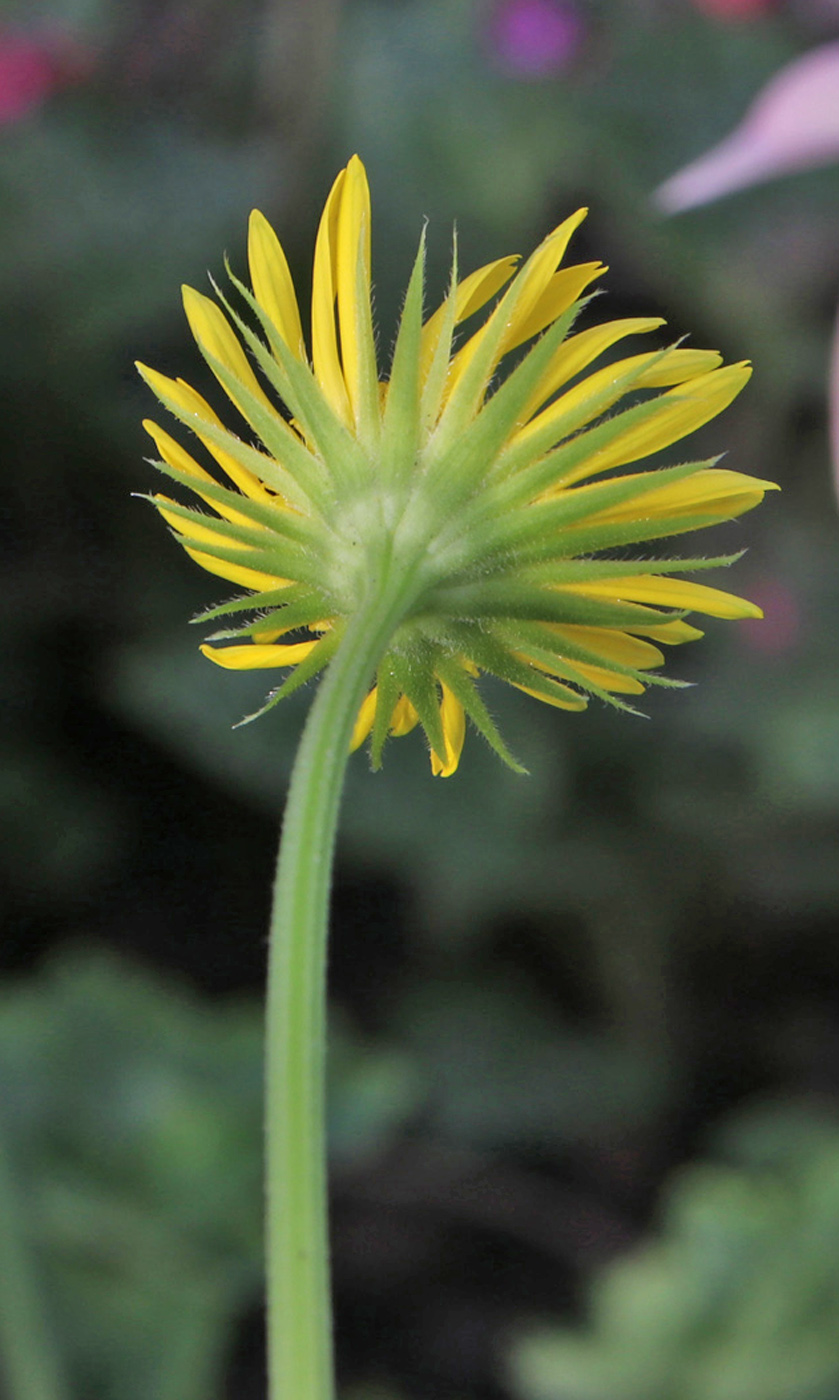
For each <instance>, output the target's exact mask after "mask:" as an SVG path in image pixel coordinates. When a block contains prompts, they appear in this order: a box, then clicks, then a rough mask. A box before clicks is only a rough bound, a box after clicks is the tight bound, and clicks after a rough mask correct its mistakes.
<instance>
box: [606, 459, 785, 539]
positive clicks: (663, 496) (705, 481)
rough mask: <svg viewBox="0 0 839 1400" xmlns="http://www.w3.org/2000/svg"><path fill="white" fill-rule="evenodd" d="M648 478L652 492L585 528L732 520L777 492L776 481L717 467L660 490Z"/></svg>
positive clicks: (611, 509) (608, 511)
mask: <svg viewBox="0 0 839 1400" xmlns="http://www.w3.org/2000/svg"><path fill="white" fill-rule="evenodd" d="M641 475H642V474H641V473H637V474H636V477H635V478H633V477H632V476H626V477H624V478H623V480H625V481H631V480H633V479H640V476H641ZM646 475H647V476H648V477H649V478H650V481H651V485H652V489H651V490H649V491H645V492H644V494H643V495H641V496H636V497H634V499H633V500H630V501H624V502H622V503H621V504H620V505H616V506H610V507H608V508H607V509H606V510H601V511H597V512H595V513H594V514H593V515H591V516H588V517H587V518H586V528H588V526H589V525H615V524H622V523H623V522H625V521H628V520H654V519H655V520H666V519H668V518H671V517H673V518H678V517H681V516H685V515H690V514H692V513H694V512H695V513H696V514H700V515H703V516H707V515H713V516H716V517H717V518H718V519H720V520H731V519H733V518H734V516H736V515H742V514H743V512H744V511H747V510H751V509H752V507H753V506H756V505H759V504H760V502H761V501H762V500H763V497H764V495H765V493H766V492H767V491H777V490H778V487H777V486H776V484H775V483H774V482H773V481H762V480H761V479H760V478H759V477H756V476H745V475H744V474H743V473H742V472H732V471H727V470H724V469H721V468H718V467H709V468H707V469H706V470H705V471H699V472H696V473H695V474H694V475H693V476H689V477H686V478H685V479H684V480H682V481H672V482H670V483H669V484H667V485H666V486H658V487H656V486H655V485H653V484H652V483H653V482H654V479H655V474H654V473H653V472H649V473H646ZM579 489H581V490H583V491H585V490H586V489H587V488H586V487H584V486H583V487H581V488H579Z"/></svg>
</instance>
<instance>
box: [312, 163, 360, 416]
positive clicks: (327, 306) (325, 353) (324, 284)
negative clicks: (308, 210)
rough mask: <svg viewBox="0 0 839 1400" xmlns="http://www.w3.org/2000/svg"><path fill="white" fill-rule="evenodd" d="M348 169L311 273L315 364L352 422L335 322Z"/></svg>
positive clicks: (324, 223)
mask: <svg viewBox="0 0 839 1400" xmlns="http://www.w3.org/2000/svg"><path fill="white" fill-rule="evenodd" d="M346 175H347V172H346V170H342V171H341V172H340V174H339V175H338V177H337V179H336V181H335V183H334V185H333V186H332V189H331V190H330V192H329V196H328V198H327V201H326V204H325V205H324V206H323V213H322V215H321V219H320V225H319V227H318V236H317V241H316V243H315V265H314V273H313V276H312V364H313V365H314V370H315V375H316V376H317V380H318V383H319V384H320V386H321V388H322V390H323V392H324V394H325V395H326V398H327V400H328V401H329V403H330V404H331V405H332V408H333V409H334V410H335V412H336V413H337V414H338V415H339V417H340V418H342V419H343V421H344V422H345V423H346V424H347V426H348V427H350V426H351V423H352V418H351V414H350V402H349V399H348V397H347V386H346V384H345V383H344V374H343V370H342V369H341V360H340V357H339V355H338V335H337V330H336V326H335V296H336V291H337V289H336V285H335V262H336V257H337V247H338V218H339V214H340V207H341V194H342V191H343V188H344V182H345V180H346Z"/></svg>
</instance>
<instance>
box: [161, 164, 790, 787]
mask: <svg viewBox="0 0 839 1400" xmlns="http://www.w3.org/2000/svg"><path fill="white" fill-rule="evenodd" d="M584 215H585V211H584V210H580V211H578V213H576V214H574V215H572V216H571V217H570V218H569V219H566V220H565V222H564V223H562V224H561V225H560V226H559V227H558V228H557V229H555V230H554V231H553V232H552V233H551V234H549V235H548V237H547V238H546V239H545V240H544V242H543V243H541V244H540V245H539V247H538V248H537V249H536V251H535V252H534V253H533V254H532V255H531V257H530V258H529V259H528V260H527V261H526V262H524V263H523V264H522V265H521V266H519V265H518V259H517V258H514V257H508V258H502V259H500V260H499V261H497V262H494V263H490V264H489V265H487V266H486V267H482V268H480V269H478V271H476V272H473V273H471V274H469V275H468V276H466V277H463V278H460V277H459V276H458V272H457V267H456V265H455V267H454V269H453V273H452V281H451V287H450V290H449V293H448V295H447V296H446V298H445V299H444V301H443V303H442V305H440V306H439V307H438V308H437V309H436V310H434V311H433V313H432V314H431V315H429V316H427V317H424V314H423V295H424V277H423V273H424V243H421V245H420V250H419V253H418V255H417V259H416V262H415V264H414V269H413V274H412V276H411V280H410V284H409V287H408V291H407V295H406V298H405V305H404V310H403V314H402V318H401V322H400V326H399V332H398V336H397V341H396V347H395V351H394V357H393V363H392V366H391V371H390V377H389V379H388V380H386V381H384V382H383V380H382V375H381V371H380V368H379V366H378V364H377V360H376V351H375V336H374V328H373V320H372V311H371V283H370V275H371V274H370V197H369V192H368V187H367V179H366V175H365V172H364V167H363V166H362V164H361V161H360V160H359V159H358V158H357V157H354V158H353V159H352V160H351V161H350V163H349V165H348V166H347V168H346V169H345V170H343V171H342V172H341V173H340V175H339V176H338V178H337V180H336V181H335V184H334V185H333V188H332V191H331V193H330V195H329V198H328V199H327V202H326V206H325V208H324V211H323V216H322V218H321V222H320V228H319V231H318V236H317V243H316V247H315V259H314V277H313V292H312V308H311V341H310V345H311V354H310V355H309V353H308V352H307V348H306V344H305V340H304V334H303V328H302V321H301V316H300V310H299V307H298V302H297V297H296V294H295V290H294V286H293V283H292V279H291V275H290V273H289V269H288V264H287V262H286V259H285V256H284V254H283V251H282V248H281V245H280V243H279V241H278V239H277V237H276V235H275V233H274V231H273V229H272V228H271V227H270V225H269V224H268V222H267V220H266V219H265V218H264V217H263V216H262V215H261V214H259V213H257V212H254V214H253V215H252V216H251V222H250V236H249V243H248V256H249V265H250V281H251V288H250V289H249V288H247V287H246V286H244V285H243V284H242V283H241V282H240V281H239V280H238V279H237V278H235V277H233V276H232V275H231V279H230V280H231V282H232V284H233V287H234V289H235V292H236V294H237V299H238V309H237V307H236V306H234V305H231V304H230V303H229V301H228V299H227V298H226V296H224V295H223V294H222V293H221V292H220V291H219V290H218V289H217V288H216V289H215V290H216V296H217V300H212V299H210V298H208V297H206V296H203V295H202V294H200V293H199V292H196V291H193V290H192V289H191V288H185V289H184V306H185V309H186V314H187V317H188V320H189V323H190V326H191V328H192V331H193V334H194V336H195V339H196V341H197V344H198V347H199V349H200V351H201V353H202V354H203V356H204V358H205V360H206V361H207V364H208V365H209V367H210V369H211V370H212V372H213V374H214V375H215V377H216V379H217V380H218V382H219V384H220V385H221V388H222V389H223V390H224V391H225V393H226V395H227V396H228V398H229V399H230V401H231V403H232V405H233V406H234V408H235V410H236V411H237V414H238V422H237V432H235V433H234V432H232V431H230V430H229V429H228V428H226V427H225V426H224V425H223V424H222V422H221V420H220V419H219V418H218V417H217V416H216V414H215V412H214V410H213V409H212V408H211V407H210V405H209V404H208V403H207V402H206V401H205V400H204V399H203V398H202V396H201V395H200V394H198V393H197V392H196V391H195V390H194V389H192V388H190V387H189V385H188V384H186V383H185V382H184V381H183V380H181V379H177V380H173V379H169V378H167V377H166V376H165V375H162V374H160V373H158V372H156V371H154V370H150V369H146V368H143V367H141V372H142V373H143V375H144V377H145V378H146V380H147V382H148V383H149V385H150V386H151V388H152V389H153V390H154V392H155V393H156V395H157V397H158V398H159V399H160V401H161V403H162V404H163V405H164V406H165V407H166V408H167V409H168V410H169V411H170V413H171V414H173V415H174V417H175V418H176V419H178V420H179V422H180V423H181V424H182V425H183V426H185V427H186V428H188V429H189V430H190V431H191V432H192V434H194V436H195V438H196V439H197V440H198V443H199V444H200V445H201V447H202V448H203V450H204V453H205V454H206V455H207V459H208V460H210V461H212V462H213V463H214V464H215V468H216V469H217V470H216V471H215V472H213V471H210V470H208V469H207V467H206V466H203V465H201V464H200V463H199V461H198V460H196V458H195V457H194V456H193V455H192V454H191V453H190V452H187V451H186V449H185V448H184V447H183V446H181V444H180V443H179V442H178V441H177V440H176V439H175V438H173V437H172V436H171V435H170V434H169V433H168V432H167V431H166V430H164V429H163V428H161V427H159V426H158V425H157V424H155V423H152V422H147V423H146V424H145V426H146V428H147V429H148V431H149V433H150V434H151V436H152V438H153V439H154V442H155V444H156V447H157V450H158V453H159V454H160V459H161V460H160V461H158V462H157V465H158V466H159V467H160V469H161V471H163V472H164V474H165V475H167V476H168V477H169V478H171V479H172V480H173V481H174V482H176V483H177V484H178V485H180V486H182V487H187V488H189V490H190V491H192V492H193V493H194V494H195V495H196V496H197V497H198V498H199V499H200V501H201V502H202V503H203V505H204V506H205V507H208V508H209V513H208V511H207V510H205V509H201V508H195V507H194V506H186V505H183V504H180V503H179V502H178V501H176V500H174V499H172V498H170V497H169V496H164V495H156V496H154V497H153V498H152V499H153V500H154V503H155V505H156V506H157V508H158V510H159V511H160V514H161V515H162V516H163V518H164V519H165V520H166V522H167V523H168V524H169V525H170V526H171V528H172V530H173V532H174V533H175V537H176V538H177V539H178V540H179V542H180V543H181V544H182V545H183V547H184V549H185V550H186V551H187V553H188V554H189V555H191V557H192V558H193V559H195V560H196V562H197V563H199V564H201V565H202V566H203V567H204V568H205V569H207V570H208V571H209V572H210V573H213V574H216V575H217V576H219V577H220V578H222V579H225V580H227V581H228V582H230V583H233V584H235V585H237V586H238V587H239V588H241V589H243V590H244V593H243V594H241V595H239V596H237V597H236V598H234V599H232V600H231V601H229V602H225V603H222V604H220V605H219V606H218V607H215V608H212V609H210V610H209V612H207V613H205V614H203V618H204V619H215V618H223V617H224V618H228V619H229V620H230V622H231V623H232V624H233V625H230V626H227V627H226V628H225V630H224V631H222V632H217V633H215V634H214V636H213V637H212V638H211V643H213V644H207V645H204V646H203V647H202V648H201V650H202V651H203V653H204V655H205V656H207V657H209V658H210V659H211V660H212V661H214V662H216V663H217V664H218V665H220V666H224V667H228V668H231V669H234V670H253V669H266V670H277V671H286V672H287V675H286V677H285V679H284V680H283V681H282V683H281V684H280V685H279V686H278V688H277V689H276V690H275V691H274V692H273V693H272V695H271V696H270V697H269V700H268V702H267V704H266V706H265V707H263V710H261V711H260V712H259V713H260V714H262V713H264V710H265V709H267V708H269V707H270V706H271V705H273V704H275V703H276V702H277V701H278V700H280V699H281V698H283V696H285V695H288V694H290V693H291V691H293V690H295V689H296V688H297V687H298V686H300V685H302V684H303V683H304V682H305V681H307V680H308V679H310V678H311V677H312V676H314V675H316V674H317V673H318V672H319V671H320V670H322V668H323V667H324V666H326V665H327V664H328V662H329V660H330V658H331V657H332V655H333V654H334V652H335V650H336V648H337V647H338V646H339V645H340V641H341V636H342V632H343V629H344V626H345V625H346V622H347V620H348V619H349V618H350V617H352V616H353V614H354V613H355V612H356V611H357V610H358V609H359V608H360V607H361V606H362V605H363V602H364V599H365V596H366V591H367V590H368V589H369V588H370V586H371V580H373V579H378V580H379V582H380V583H381V580H382V579H387V578H390V577H393V578H395V579H396V578H398V579H399V580H400V581H401V582H402V584H404V582H405V580H408V581H409V584H410V587H409V589H408V594H407V596H409V597H410V604H409V605H408V606H406V610H405V616H404V618H403V620H402V621H401V623H400V625H399V626H398V627H397V629H396V631H395V633H394V635H393V637H392V639H391V642H390V645H389V647H388V649H387V651H386V652H385V654H384V656H383V657H382V659H381V662H380V664H379V667H378V670H377V674H376V676H375V677H372V678H371V682H372V684H371V689H370V691H369V694H368V695H367V698H366V699H365V700H364V702H363V704H362V706H361V709H360V712H359V715H358V719H357V722H356V726H355V731H354V734H353V740H352V742H353V746H354V747H357V746H359V745H361V744H362V743H364V742H365V740H366V739H368V737H369V738H370V740H371V752H372V758H373V763H374V765H375V766H378V764H379V762H380V758H381V751H382V746H383V744H384V741H385V739H386V738H387V737H388V735H389V734H391V735H398V734H406V733H408V732H409V731H410V730H411V729H413V728H414V727H416V726H417V725H421V726H422V728H423V729H424V730H425V733H426V736H427V738H428V742H429V746H430V750H431V763H432V768H433V771H434V772H435V773H437V774H441V775H443V776H447V775H449V774H450V773H453V772H454V770H455V769H456V767H457V764H458V761H459V758H460V752H461V748H462V745H463V738H464V732H465V720H466V717H467V716H468V717H469V719H471V720H472V722H473V723H474V724H475V725H476V727H477V728H478V729H479V730H480V731H481V732H482V733H483V735H484V736H485V737H486V739H487V740H488V741H489V743H490V744H491V745H492V746H493V748H494V749H496V751H497V752H498V753H499V754H500V755H501V756H502V757H503V758H504V759H505V760H506V761H507V762H509V763H511V764H512V765H513V766H514V767H515V766H517V765H516V764H515V762H514V760H513V759H512V758H511V756H510V754H509V753H508V751H507V748H506V746H505V744H504V742H503V740H502V739H501V737H500V735H499V734H498V732H497V729H496V727H495V724H494V722H493V720H492V718H491V716H490V714H489V713H488V711H487V708H486V705H485V703H484V701H483V699H482V697H481V694H480V690H479V687H478V685H477V681H478V678H479V676H480V675H481V673H488V674H492V675H495V676H498V677H500V678H501V679H503V680H505V681H507V682H509V683H510V684H511V685H513V686H516V687H517V688H518V689H520V690H523V691H525V692H526V693H527V694H528V695H532V696H535V697H537V698H538V699H540V700H543V701H546V702H547V703H548V704H551V705H555V706H557V707H558V708H560V709H567V710H582V709H584V708H585V707H586V704H587V702H588V698H589V696H591V695H596V696H598V697H600V698H601V699H603V700H606V701H608V702H609V703H611V704H613V705H617V706H619V707H621V708H629V704H628V699H627V697H634V696H637V695H640V694H641V693H642V692H643V690H644V689H645V687H646V686H647V685H650V684H658V685H671V686H672V685H677V684H679V682H676V681H668V680H665V679H664V678H663V677H661V676H660V675H658V674H656V668H657V667H658V666H660V665H661V663H662V662H663V660H664V656H663V653H662V651H661V647H662V646H666V645H672V644H678V643H681V642H685V641H688V640H691V639H692V638H696V637H699V636H701V635H702V633H701V632H700V631H699V630H698V629H697V628H695V627H694V626H692V625H691V624H689V623H688V622H686V621H685V620H684V619H685V615H686V614H687V613H701V614H706V615H708V616H711V617H720V618H744V617H756V616H760V611H759V609H758V608H756V607H755V606H754V605H753V604H751V603H748V602H746V601H745V600H743V599H741V598H738V597H735V596H734V595H732V594H730V593H726V592H722V591H721V590H719V589H717V588H711V587H708V586H706V585H704V584H700V583H696V582H691V581H687V580H685V579H683V578H677V577H674V575H675V574H680V573H685V572H693V571H695V570H699V569H706V568H709V567H717V566H719V565H722V564H728V563H731V562H732V560H733V558H735V557H736V556H726V557H724V558H715V559H698V558H673V557H669V556H668V557H661V558H649V557H645V558H644V559H643V560H639V559H638V558H637V557H630V558H622V557H620V550H621V548H624V547H630V548H632V547H636V546H638V545H640V544H646V542H650V541H657V540H661V539H666V538H670V537H673V536H675V535H679V534H683V533H685V532H688V531H691V530H696V529H700V528H702V527H703V526H706V525H714V524H717V523H718V522H720V521H723V520H729V519H732V518H733V517H735V516H738V515H740V514H742V513H743V512H744V511H746V510H749V509H751V508H752V507H753V506H755V505H757V504H758V502H759V501H760V500H761V499H762V497H763V495H764V492H765V491H766V490H767V489H771V487H772V483H770V482H766V481H761V480H759V479H757V478H755V477H750V476H745V475H742V474H740V473H737V472H734V471H729V470H727V469H725V468H722V467H720V466H718V465H717V464H716V461H715V460H711V461H688V462H684V463H681V464H679V465H677V466H663V467H658V468H656V469H654V470H649V469H644V468H643V467H638V466H637V465H636V464H637V463H640V462H642V461H643V459H645V458H647V457H649V456H651V455H652V454H655V453H658V452H660V451H661V450H662V449H665V448H668V447H670V446H671V445H672V444H673V443H675V442H677V441H679V440H680V439H682V438H684V437H685V436H686V435H687V434H689V433H691V432H693V431H694V430H695V429H697V428H699V427H701V426H702V425H703V424H705V423H707V422H708V421H709V420H710V419H712V418H713V417H715V416H716V414H718V413H719V412H721V411H722V410H723V409H724V408H725V407H726V406H727V405H728V404H729V403H730V402H731V400H732V399H733V398H734V397H735V395H736V394H737V393H739V391H740V389H741V388H742V387H743V385H744V384H745V383H746V381H747V379H748V377H749V374H750V370H749V367H748V366H747V365H745V364H737V365H731V366H727V367H725V366H723V365H722V361H721V357H720V356H719V355H717V354H716V353H715V352H713V351H707V350H692V349H688V348H684V347H682V346H669V347H665V348H664V349H661V348H657V349H652V350H648V351H642V352H638V351H637V350H634V351H633V353H631V354H629V355H628V356H626V355H625V356H623V357H619V358H614V353H613V351H614V347H616V346H618V345H619V344H620V342H621V341H624V340H627V339H629V338H633V339H634V338H635V337H640V336H645V335H647V334H649V333H650V332H652V331H654V330H656V329H658V327H660V325H661V324H662V322H661V321H660V320H659V319H657V318H638V317H636V318H630V319H624V320H618V321H610V322H607V323H605V324H601V325H596V326H592V327H589V328H587V329H583V330H578V329H577V325H576V322H577V318H578V316H579V314H580V313H581V311H582V310H583V309H584V307H585V306H586V303H587V301H588V299H589V296H588V295H587V294H588V293H589V289H590V288H591V287H592V285H593V284H594V282H595V281H596V279H597V278H599V277H600V275H601V274H602V272H603V271H604V270H605V269H604V268H602V267H601V265H600V264H599V263H580V264H573V265H570V266H564V265H563V258H564V256H565V253H566V249H567V247H568V244H569V241H570V239H571V236H572V234H573V233H574V231H575V229H576V228H577V226H578V225H579V224H580V222H581V221H582V219H583V217H584ZM481 312H482V313H483V316H482V318H481V319H480V321H479V323H478V324H477V326H476V327H475V328H472V327H473V325H474V323H473V322H472V318H473V317H476V316H477V313H481ZM466 323H469V324H468V325H467V324H466ZM603 356H607V357H609V358H608V362H607V363H605V364H603V365H602V366H601V367H597V362H598V361H599V360H600V359H601V357H603ZM502 362H503V365H502ZM505 368H506V371H507V372H506V373H505V372H504V369H505ZM283 406H284V408H283ZM242 420H243V421H242ZM626 468H630V470H625V469H626ZM646 552H647V551H645V553H646ZM240 618H241V619H244V620H243V621H241V625H236V624H237V623H238V622H239V619H240ZM218 643H222V645H218Z"/></svg>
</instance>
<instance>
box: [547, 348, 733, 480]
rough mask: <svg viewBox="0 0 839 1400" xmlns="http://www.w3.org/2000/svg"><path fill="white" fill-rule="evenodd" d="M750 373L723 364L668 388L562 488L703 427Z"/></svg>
mask: <svg viewBox="0 0 839 1400" xmlns="http://www.w3.org/2000/svg"><path fill="white" fill-rule="evenodd" d="M751 374H752V371H751V366H750V365H748V364H745V363H743V364H738V365H727V366H726V368H725V369H715V370H712V371H711V373H710V374H702V375H700V376H699V377H698V378H697V379H691V380H690V381H689V382H688V383H687V384H679V385H677V386H676V388H675V389H669V390H668V391H667V393H665V394H661V395H660V396H659V398H658V400H657V407H656V410H655V412H654V413H652V414H651V415H650V417H649V418H646V419H645V420H644V421H643V422H642V423H637V424H635V425H634V426H633V427H629V428H626V429H625V430H624V431H623V432H622V433H619V434H618V436H617V437H616V438H614V439H613V441H612V442H610V443H609V446H608V447H604V448H602V449H601V450H600V451H599V452H593V453H592V454H591V456H590V457H589V458H588V459H587V460H586V461H584V462H582V463H581V464H580V466H579V467H577V469H576V470H575V471H573V472H570V473H569V474H568V476H567V477H565V478H564V479H563V485H566V486H568V485H570V484H571V483H572V482H574V481H581V480H583V478H585V477H589V476H594V475H597V474H600V473H601V472H605V471H609V470H610V469H611V468H612V467H622V466H624V465H625V464H626V463H627V462H637V461H638V459H639V458H641V457H649V456H651V455H652V454H653V453H654V452H660V451H662V450H663V448H665V447H670V446H671V445H672V444H673V443H674V442H678V441H679V440H680V438H683V437H687V436H688V434H689V433H693V432H696V430H697V428H701V427H704V425H705V424H706V423H709V422H710V420H711V419H712V418H716V416H717V414H718V413H722V411H723V409H724V408H727V407H728V405H729V404H730V403H731V401H732V400H733V399H735V398H736V397H737V395H738V394H739V393H740V390H741V389H743V388H744V386H745V385H746V384H747V383H748V381H749V379H750V378H751ZM547 411H548V412H550V410H547Z"/></svg>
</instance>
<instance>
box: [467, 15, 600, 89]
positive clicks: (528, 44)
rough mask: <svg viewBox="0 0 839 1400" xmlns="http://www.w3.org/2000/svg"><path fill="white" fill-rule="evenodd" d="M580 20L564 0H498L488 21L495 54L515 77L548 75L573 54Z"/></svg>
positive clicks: (579, 34)
mask: <svg viewBox="0 0 839 1400" xmlns="http://www.w3.org/2000/svg"><path fill="white" fill-rule="evenodd" d="M582 39H583V21H582V18H581V16H580V12H579V10H578V9H577V7H576V5H572V4H570V3H568V0H502V3H501V4H500V5H499V6H498V7H497V9H496V11H495V14H494V15H493V18H492V21H491V25H490V40H491V43H492V47H493V51H494V53H495V56H496V58H498V59H499V60H500V62H501V64H502V66H503V67H504V68H505V69H506V70H507V71H508V72H509V73H512V74H515V76H516V77H518V78H531V79H532V78H548V77H551V76H552V75H553V74H555V73H561V72H562V71H563V70H564V69H566V68H567V67H568V66H569V65H570V64H571V63H572V62H573V61H574V59H575V58H576V56H577V53H578V52H579V49H580V45H581V43H582Z"/></svg>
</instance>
